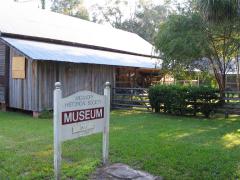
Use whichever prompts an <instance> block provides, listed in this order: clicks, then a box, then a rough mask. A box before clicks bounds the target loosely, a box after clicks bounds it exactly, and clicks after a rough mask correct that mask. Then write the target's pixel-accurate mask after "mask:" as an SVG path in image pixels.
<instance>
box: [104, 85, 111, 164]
mask: <svg viewBox="0 0 240 180" xmlns="http://www.w3.org/2000/svg"><path fill="white" fill-rule="evenodd" d="M104 96H105V98H106V100H105V107H106V110H105V119H104V129H103V164H104V165H106V164H107V163H108V154H109V152H108V149H109V119H110V117H109V116H110V83H109V82H106V84H105V88H104Z"/></svg>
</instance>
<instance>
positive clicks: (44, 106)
mask: <svg viewBox="0 0 240 180" xmlns="http://www.w3.org/2000/svg"><path fill="white" fill-rule="evenodd" d="M13 56H21V53H20V52H18V51H16V50H14V49H13V48H11V49H10V67H9V69H10V73H9V107H12V108H17V109H23V110H29V111H37V112H41V111H43V110H49V109H52V108H53V90H54V84H55V82H56V81H60V82H61V83H62V85H63V96H68V95H70V94H73V93H75V92H77V91H79V90H90V91H93V92H96V93H99V94H103V89H104V84H105V82H106V81H109V82H110V83H111V84H114V83H115V77H114V76H115V67H113V66H107V65H93V64H74V63H67V62H54V61H34V60H31V59H26V78H25V79H13V78H12V74H11V67H12V57H13Z"/></svg>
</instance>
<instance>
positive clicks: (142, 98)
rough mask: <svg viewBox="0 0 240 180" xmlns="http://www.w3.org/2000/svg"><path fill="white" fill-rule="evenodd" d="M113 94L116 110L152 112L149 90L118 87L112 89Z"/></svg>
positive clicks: (113, 104)
mask: <svg viewBox="0 0 240 180" xmlns="http://www.w3.org/2000/svg"><path fill="white" fill-rule="evenodd" d="M112 93H113V94H112V108H114V109H137V110H148V111H150V110H151V106H150V103H149V98H148V89H147V88H124V87H117V88H113V89H112Z"/></svg>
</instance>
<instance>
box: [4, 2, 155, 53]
mask: <svg viewBox="0 0 240 180" xmlns="http://www.w3.org/2000/svg"><path fill="white" fill-rule="evenodd" d="M0 31H1V32H2V33H10V34H18V35H25V36H32V37H40V38H48V39H55V40H61V41H67V42H74V43H81V44H86V45H93V46H98V47H105V48H111V49H116V50H121V51H127V52H132V53H138V54H143V55H152V52H153V46H152V45H151V44H150V43H148V42H147V41H145V40H144V39H142V38H141V37H139V36H138V35H136V34H133V33H130V32H126V31H122V30H119V29H115V28H112V27H110V26H106V25H100V24H96V23H93V22H89V21H85V20H81V19H79V18H74V17H70V16H66V15H61V14H58V13H53V12H49V11H46V10H40V9H34V8H32V9H29V8H26V7H22V6H21V5H19V4H13V3H9V4H8V3H6V2H5V3H4V5H1V6H0Z"/></svg>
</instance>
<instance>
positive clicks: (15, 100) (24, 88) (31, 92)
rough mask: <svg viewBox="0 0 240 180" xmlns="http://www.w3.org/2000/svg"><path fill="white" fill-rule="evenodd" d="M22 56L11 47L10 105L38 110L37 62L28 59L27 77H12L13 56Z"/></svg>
mask: <svg viewBox="0 0 240 180" xmlns="http://www.w3.org/2000/svg"><path fill="white" fill-rule="evenodd" d="M13 56H21V53H19V52H17V51H16V50H14V49H13V48H10V67H9V69H10V71H9V107H12V108H17V109H23V110H29V111H37V110H38V83H37V62H36V61H32V60H31V59H28V60H26V78H25V79H13V78H12V73H11V69H12V57H13Z"/></svg>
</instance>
